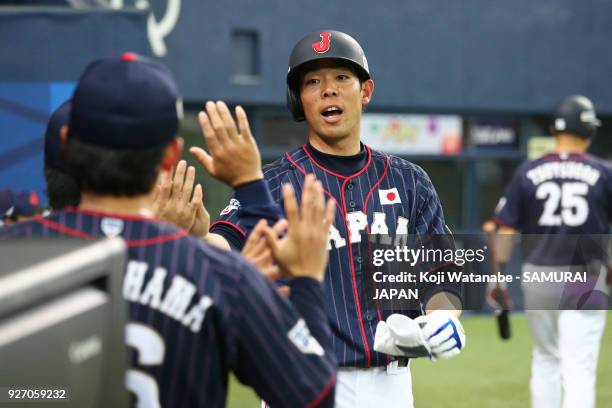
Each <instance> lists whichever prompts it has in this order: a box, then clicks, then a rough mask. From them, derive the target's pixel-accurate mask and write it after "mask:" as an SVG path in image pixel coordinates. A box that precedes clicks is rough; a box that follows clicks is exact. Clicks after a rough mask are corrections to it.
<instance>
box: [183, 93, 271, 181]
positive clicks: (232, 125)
mask: <svg viewBox="0 0 612 408" xmlns="http://www.w3.org/2000/svg"><path fill="white" fill-rule="evenodd" d="M235 113H236V120H237V122H238V126H236V121H234V118H233V117H232V114H231V112H230V110H229V109H228V107H227V105H226V104H225V103H224V102H222V101H218V102H216V103H215V102H211V101H208V102H206V107H205V111H202V112H200V113H199V114H198V119H199V121H200V127H201V128H202V134H203V135H204V139H205V140H206V144H207V146H208V152H206V151H205V150H204V149H202V148H200V147H192V148H190V149H189V152H190V153H191V154H193V155H194V156H195V157H196V159H198V161H199V162H200V163H201V164H202V166H204V168H205V169H206V171H208V173H210V175H211V176H213V177H215V178H216V179H219V180H221V181H223V182H224V183H226V184H229V185H230V186H232V187H236V186H239V185H241V184H244V183H248V182H250V181H255V180H260V179H263V173H262V171H261V157H260V155H259V150H258V149H257V143H255V139H254V138H253V135H252V134H251V128H250V127H249V121H248V119H247V115H246V113H245V111H244V109H242V107H241V106H237V107H236V112H235Z"/></svg>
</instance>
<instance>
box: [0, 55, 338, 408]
mask: <svg viewBox="0 0 612 408" xmlns="http://www.w3.org/2000/svg"><path fill="white" fill-rule="evenodd" d="M178 101H179V99H178V95H177V91H176V85H175V83H174V80H173V78H172V76H171V74H170V72H169V71H168V70H167V69H166V68H165V67H163V66H162V65H160V64H157V63H155V62H152V61H149V60H147V59H144V58H142V57H139V56H136V55H134V54H131V53H126V54H124V55H123V56H122V58H107V59H102V60H98V61H94V62H93V63H92V64H90V65H89V66H88V67H87V69H86V70H85V71H84V73H83V75H82V76H81V78H80V81H79V84H78V86H77V88H76V91H75V94H74V97H73V100H72V111H71V118H70V125H69V127H64V128H63V129H62V137H63V138H64V139H67V141H66V157H67V162H66V164H67V167H68V168H69V171H70V173H71V174H73V175H74V176H75V178H76V180H77V181H78V183H79V187H80V190H81V192H82V194H81V201H80V207H79V208H78V209H76V208H72V209H66V210H60V211H56V212H54V213H52V214H51V215H50V216H49V217H47V218H43V217H38V218H36V219H34V220H32V221H28V222H23V223H20V224H17V225H14V226H11V227H7V228H4V229H2V230H1V231H0V238H2V239H11V238H17V237H34V236H36V237H49V238H51V237H76V238H80V239H85V240H89V239H95V238H98V237H105V236H122V237H123V238H124V239H125V240H126V243H127V246H128V248H129V260H128V264H127V268H126V272H125V278H124V286H123V296H124V298H125V299H126V301H127V302H128V304H129V322H128V324H127V326H126V340H127V345H128V346H129V347H130V349H131V350H132V354H131V360H130V369H129V370H128V373H127V376H126V383H127V387H128V389H129V390H130V391H131V392H132V393H133V394H134V397H135V401H136V402H137V406H139V407H222V406H224V405H225V399H226V392H227V383H228V372H229V371H230V370H231V371H233V372H234V373H235V374H236V376H237V377H238V378H239V379H240V380H241V381H243V382H245V383H246V384H249V385H250V386H252V387H254V389H255V390H256V391H257V392H258V393H259V395H260V396H261V397H262V398H265V399H266V400H267V401H270V403H271V404H272V405H274V406H332V405H333V401H334V388H335V365H334V359H333V351H332V350H331V333H330V330H329V325H328V324H327V321H326V319H325V314H324V313H325V312H324V308H323V305H324V301H323V290H322V285H321V282H322V280H323V275H324V272H325V265H326V262H327V259H326V258H327V255H326V254H327V251H326V250H325V244H326V242H325V239H324V237H323V238H322V237H321V235H322V234H321V233H324V232H325V231H327V229H329V225H330V224H331V223H332V222H333V211H331V210H330V209H331V206H329V205H328V206H327V209H326V208H325V204H324V196H323V191H322V187H321V184H320V183H319V182H318V181H316V180H315V179H314V177H312V176H310V177H308V178H307V179H306V180H305V187H304V188H305V191H304V193H303V196H302V203H301V208H298V205H297V201H296V200H295V196H294V195H293V193H292V191H291V189H289V188H285V190H284V193H283V197H284V200H285V211H286V213H287V221H288V224H289V227H288V228H289V229H288V234H287V235H286V237H284V238H282V239H279V238H278V237H276V236H275V235H274V234H273V233H272V232H271V230H266V233H268V234H269V238H270V243H271V245H273V247H274V254H275V257H276V262H277V264H278V265H280V266H281V268H282V269H283V272H285V274H287V275H288V276H291V277H293V279H291V281H290V283H289V286H290V288H291V295H290V297H289V299H287V298H285V297H283V296H281V295H279V294H278V293H277V291H276V289H275V287H274V286H273V285H272V284H271V283H270V282H269V281H268V280H267V279H265V278H264V277H263V276H262V275H261V274H260V273H259V271H257V270H255V269H254V268H253V266H252V265H250V264H248V263H247V262H246V261H245V260H244V259H243V258H241V257H239V256H237V255H235V254H233V253H231V252H228V251H223V250H220V249H216V248H214V247H212V246H210V245H208V244H207V243H205V242H204V241H202V240H200V239H198V238H196V237H193V236H190V235H188V233H187V231H184V230H181V229H178V228H176V227H174V226H171V225H170V224H166V223H164V222H161V221H159V220H157V219H155V217H154V214H153V210H152V202H153V189H154V186H155V183H156V180H157V179H158V176H159V172H160V169H161V170H164V171H167V170H169V169H170V168H171V167H172V166H173V165H174V164H175V163H176V162H177V161H178V157H179V155H180V151H181V147H182V140H181V139H180V138H178V137H176V132H177V130H178V121H179V116H180V109H179V108H180V107H179V105H178ZM241 119H244V120H246V117H245V116H242V117H241ZM189 190H190V188H189ZM186 199H188V197H187V198H186ZM303 251H305V252H306V253H307V254H308V256H304V252H303ZM311 333H312V334H311Z"/></svg>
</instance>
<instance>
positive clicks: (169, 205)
mask: <svg viewBox="0 0 612 408" xmlns="http://www.w3.org/2000/svg"><path fill="white" fill-rule="evenodd" d="M194 184H195V168H194V167H193V166H189V167H188V166H187V162H186V161H185V160H181V161H179V163H178V164H177V166H176V169H175V170H174V174H172V175H171V174H166V173H162V175H161V177H160V181H159V183H158V185H157V188H156V194H155V197H154V201H153V211H154V212H155V214H156V215H157V216H158V217H159V218H161V219H163V220H164V221H167V222H169V223H172V224H174V225H176V226H177V227H179V228H182V229H184V230H187V231H189V233H191V234H193V235H197V236H199V237H204V236H205V235H206V233H207V232H208V227H209V225H210V216H209V215H208V211H206V208H205V207H204V204H203V201H202V200H203V192H202V186H201V185H200V184H198V185H195V187H194ZM192 193H193V194H192Z"/></svg>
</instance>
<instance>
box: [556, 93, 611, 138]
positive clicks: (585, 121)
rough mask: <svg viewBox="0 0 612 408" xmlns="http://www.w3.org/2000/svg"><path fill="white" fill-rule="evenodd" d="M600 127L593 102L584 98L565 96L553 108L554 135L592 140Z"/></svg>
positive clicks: (580, 96)
mask: <svg viewBox="0 0 612 408" xmlns="http://www.w3.org/2000/svg"><path fill="white" fill-rule="evenodd" d="M600 126H601V121H600V120H599V119H598V118H597V114H596V113H595V107H594V106H593V102H591V100H590V99H589V98H587V97H586V96H582V95H571V96H567V97H565V98H563V100H561V102H559V104H558V105H557V107H556V108H555V114H554V117H553V123H552V127H553V129H554V132H555V133H571V134H574V135H576V136H580V137H583V138H592V137H594V136H595V135H596V134H597V129H598V128H599V127H600Z"/></svg>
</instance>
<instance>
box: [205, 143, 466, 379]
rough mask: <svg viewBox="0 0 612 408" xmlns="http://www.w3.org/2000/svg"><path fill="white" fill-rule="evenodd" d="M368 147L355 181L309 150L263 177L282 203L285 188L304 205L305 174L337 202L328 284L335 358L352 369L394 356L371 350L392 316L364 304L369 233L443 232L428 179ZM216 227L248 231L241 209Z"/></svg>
mask: <svg viewBox="0 0 612 408" xmlns="http://www.w3.org/2000/svg"><path fill="white" fill-rule="evenodd" d="M365 149H366V152H367V161H366V160H364V162H365V165H363V166H362V168H360V169H356V172H355V173H353V174H352V175H349V176H343V175H341V174H338V173H334V172H332V171H331V170H329V169H327V168H325V167H324V166H323V165H321V164H320V163H318V162H317V161H316V159H315V158H314V157H313V156H312V154H311V153H310V152H309V150H308V147H307V146H302V147H301V148H299V149H297V150H295V151H293V152H289V153H286V154H285V156H284V157H282V158H280V159H278V160H276V161H275V162H273V163H271V164H269V165H267V166H265V167H264V177H265V178H266V180H267V181H268V184H269V186H270V190H271V193H272V196H273V198H274V199H275V200H276V201H277V202H279V203H280V202H281V200H282V198H281V185H282V184H284V183H290V184H291V185H292V186H293V188H294V190H295V191H296V194H297V195H298V199H299V198H300V196H301V191H302V184H303V182H304V177H305V175H306V174H308V173H314V174H315V176H316V177H317V179H319V180H321V182H322V184H323V188H324V190H325V194H326V199H332V200H334V201H335V203H336V208H337V212H336V218H335V221H334V225H332V227H331V228H330V231H329V240H328V249H329V251H330V259H329V267H328V272H327V274H326V277H325V282H324V285H325V294H326V300H327V304H326V309H327V315H328V319H329V321H330V324H331V326H332V331H333V332H334V351H335V353H336V358H337V360H338V364H339V365H340V366H349V367H355V366H358V367H370V366H383V365H386V364H387V363H388V362H389V357H388V356H386V355H383V354H379V353H376V352H374V350H373V348H372V347H373V344H374V333H375V330H376V325H377V323H378V322H379V321H380V320H383V319H386V317H387V316H388V315H390V314H391V313H393V311H392V310H380V308H378V307H377V305H376V304H375V303H373V302H367V301H366V299H362V298H360V294H362V293H364V291H363V288H362V280H363V279H362V278H363V276H364V272H363V271H364V269H365V268H366V267H367V266H366V265H363V263H364V261H363V259H365V258H366V257H365V255H364V254H361V253H360V251H362V246H361V245H360V243H361V242H362V240H363V239H364V236H365V234H368V233H370V234H382V235H391V236H393V235H395V234H398V235H401V234H404V235H405V234H421V235H425V234H444V233H445V224H444V216H443V213H442V206H441V204H440V201H439V199H438V195H437V193H436V191H435V189H434V187H433V185H432V183H431V181H430V179H429V177H428V176H427V174H426V173H425V172H424V171H423V170H422V169H421V168H420V167H418V166H416V165H414V164H412V163H409V162H407V161H405V160H402V159H400V158H397V157H393V156H389V155H386V154H384V153H381V152H377V151H374V150H371V149H370V148H369V147H367V146H365ZM217 223H218V224H217ZM217 223H215V224H213V226H212V229H211V231H212V232H218V233H221V234H224V233H225V230H224V229H222V228H221V226H222V227H223V228H226V226H227V225H229V224H231V225H234V226H235V228H237V229H239V230H243V228H241V225H240V219H239V217H238V212H236V211H233V212H230V213H229V214H225V215H223V216H222V217H220V218H219V220H218V221H217ZM216 225H220V227H219V228H216ZM445 289H447V290H448V291H450V292H452V293H455V294H456V295H457V296H459V297H461V296H460V292H459V289H458V288H457V287H455V286H452V285H449V287H448V288H445ZM421 300H422V301H426V300H427V299H421ZM402 313H405V311H402ZM415 314H416V315H418V314H420V312H417V311H415Z"/></svg>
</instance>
